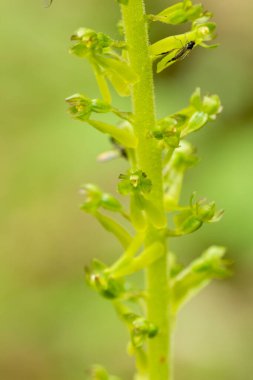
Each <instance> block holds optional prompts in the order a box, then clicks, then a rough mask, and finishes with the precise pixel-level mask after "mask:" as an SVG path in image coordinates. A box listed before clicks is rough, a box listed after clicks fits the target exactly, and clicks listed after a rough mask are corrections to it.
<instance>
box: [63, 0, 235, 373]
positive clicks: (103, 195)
mask: <svg viewBox="0 0 253 380" xmlns="http://www.w3.org/2000/svg"><path fill="white" fill-rule="evenodd" d="M116 2H117V3H118V6H120V8H121V14H122V20H121V21H120V24H119V26H120V28H119V30H120V33H119V39H118V40H114V39H112V38H111V37H109V36H108V35H106V34H104V33H102V32H96V31H94V30H92V29H87V28H80V29H78V30H77V31H76V32H75V33H74V34H73V35H72V36H71V41H72V45H71V48H70V52H71V54H73V55H75V56H77V57H78V58H81V59H85V60H88V62H89V63H90V65H91V67H92V69H93V72H94V75H95V77H96V81H97V84H98V88H99V92H100V95H99V96H98V98H97V99H90V98H89V97H88V96H87V95H85V94H79V93H77V94H74V95H72V96H70V97H68V98H67V99H66V102H67V104H68V106H69V113H70V115H71V116H72V117H73V118H75V119H77V120H79V121H81V122H83V123H85V124H87V125H89V126H91V127H93V128H95V129H96V130H98V131H99V132H102V133H103V134H105V135H107V136H109V138H110V139H111V142H112V144H113V150H114V152H116V153H117V155H118V156H119V157H121V158H122V159H126V160H127V161H128V165H129V169H128V170H127V171H126V172H124V173H119V176H118V189H117V191H118V193H119V195H121V196H123V197H127V198H128V200H129V207H125V206H124V205H123V204H122V202H121V201H120V199H119V198H120V197H119V196H117V197H116V196H115V195H112V194H109V193H107V192H106V191H104V190H103V189H101V188H100V187H99V186H97V185H94V184H90V183H89V184H86V185H85V186H83V189H82V190H83V193H84V201H83V204H82V206H81V209H82V210H83V211H85V212H86V213H88V214H90V215H92V216H93V217H95V218H96V219H97V221H98V222H99V223H100V224H101V226H102V227H103V228H105V229H106V230H107V231H108V232H110V233H111V234H112V235H113V236H114V238H115V239H117V240H118V241H119V243H120V246H121V248H119V258H118V259H117V260H116V262H114V263H113V264H112V265H108V264H107V263H106V258H105V262H101V261H98V260H96V259H94V260H93V261H92V263H90V264H89V265H88V266H87V267H86V271H85V277H86V281H87V283H88V285H89V286H90V287H91V288H92V289H93V290H94V291H96V292H97V293H98V294H100V295H101V296H102V297H104V298H105V299H107V300H109V301H110V302H111V303H112V305H113V307H114V308H115V310H116V312H117V313H118V315H119V318H120V319H121V320H122V322H123V324H124V325H125V327H126V329H127V330H128V332H129V344H128V353H129V355H131V356H133V357H134V359H135V364H136V371H135V374H133V377H134V379H135V380H172V378H173V373H172V363H171V362H172V360H171V358H172V348H171V341H172V339H171V338H172V334H173V331H174V328H175V322H176V319H177V315H178V313H179V311H180V310H181V309H182V307H183V306H184V305H185V304H186V303H187V302H188V301H189V300H190V299H191V298H192V297H193V296H195V295H196V294H197V293H199V291H200V290H202V289H203V288H205V287H206V286H207V285H208V284H209V283H210V282H211V280H213V279H215V278H224V277H226V276H228V275H229V274H230V270H229V269H228V262H227V261H226V260H224V258H223V257H224V254H225V248H224V247H221V246H216V245H212V246H211V247H209V248H207V249H206V251H205V252H204V253H202V254H201V255H200V256H199V257H198V258H197V259H195V260H194V261H193V262H192V263H191V264H190V265H189V266H187V267H184V266H182V265H181V264H180V263H179V262H178V259H177V255H176V254H175V253H173V252H171V250H170V248H169V244H168V242H169V240H170V239H174V238H178V237H181V236H184V235H187V234H191V233H193V232H195V231H196V230H198V229H199V228H201V227H202V226H203V225H205V224H208V223H215V222H217V221H219V219H220V218H221V217H222V214H223V211H222V210H217V209H216V205H215V202H210V201H207V200H206V199H199V198H198V197H197V196H196V194H195V193H193V194H191V195H190V194H189V198H190V199H189V203H188V204H182V203H181V200H180V194H181V190H182V185H183V179H184V175H185V173H186V171H188V169H190V168H191V167H192V166H194V165H196V164H197V162H198V157H197V155H196V151H195V148H194V147H193V146H192V144H191V143H189V142H188V141H187V140H186V138H187V136H188V135H189V134H191V133H195V132H197V131H198V130H200V129H201V128H202V127H204V126H205V125H206V124H207V123H209V122H212V121H214V120H215V119H216V117H217V116H218V115H219V113H220V112H221V110H222V106H221V102H220V99H219V97H218V96H217V95H204V96H202V95H201V91H200V89H199V88H197V89H195V90H194V91H193V93H192V95H191V96H190V100H189V104H188V105H185V106H184V107H183V108H182V109H180V110H175V112H174V113H172V114H169V115H167V116H166V117H164V118H159V117H157V115H156V112H155V109H156V107H155V96H154V80H153V70H152V66H153V65H155V67H156V71H157V73H160V72H162V71H163V70H169V67H170V66H171V65H174V64H178V62H179V61H180V60H182V59H183V58H185V57H186V56H187V55H191V53H192V50H194V49H198V48H205V49H206V48H213V47H215V46H217V45H213V44H211V45H210V41H212V40H213V39H214V38H215V37H216V25H215V23H214V22H213V21H211V19H212V14H211V13H210V12H208V11H206V10H204V9H203V6H202V5H201V4H193V3H192V1H191V0H183V1H181V2H179V3H177V4H174V5H171V6H169V7H167V8H166V9H164V10H163V11H161V12H160V13H158V14H149V15H147V14H146V13H145V4H144V3H145V1H143V0H117V1H116ZM154 22H161V23H165V24H170V25H174V26H175V27H176V26H177V25H180V24H183V23H187V24H188V25H189V31H187V32H186V33H183V34H177V35H173V36H168V37H166V38H163V39H161V40H160V41H157V42H155V43H153V44H150V43H149V35H148V30H149V28H148V26H149V24H150V23H154ZM184 64H186V63H184ZM111 88H114V90H116V92H117V93H118V95H119V96H128V97H131V102H132V109H130V110H121V109H118V108H117V107H115V106H114V105H113V102H112V96H111ZM105 113H112V114H114V115H116V117H117V119H118V122H117V123H115V124H114V123H108V122H104V121H101V117H100V118H96V115H97V114H105ZM100 159H101V160H107V159H108V154H102V155H101V156H100ZM124 204H125V202H124ZM120 218H122V223H121V222H119V220H120ZM140 271H144V272H145V279H146V280H145V285H143V287H142V288H136V286H134V285H133V284H132V283H131V275H133V274H134V273H136V272H140ZM91 377H92V379H93V380H117V379H118V377H115V376H111V375H109V374H108V372H107V371H106V370H105V369H104V368H102V367H100V366H95V367H94V368H93V370H92V375H91Z"/></svg>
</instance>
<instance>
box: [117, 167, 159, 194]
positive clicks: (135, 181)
mask: <svg viewBox="0 0 253 380" xmlns="http://www.w3.org/2000/svg"><path fill="white" fill-rule="evenodd" d="M119 179H120V181H119V183H118V191H119V193H120V194H122V195H128V194H134V193H137V194H142V195H143V194H148V193H150V191H151V189H152V182H151V180H150V179H149V178H148V177H147V174H146V173H144V172H143V171H142V170H136V171H128V172H127V173H126V174H120V175H119Z"/></svg>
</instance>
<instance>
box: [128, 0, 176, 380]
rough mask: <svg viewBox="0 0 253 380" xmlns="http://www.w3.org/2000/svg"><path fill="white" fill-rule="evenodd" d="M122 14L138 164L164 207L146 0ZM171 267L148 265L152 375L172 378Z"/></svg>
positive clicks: (150, 237)
mask: <svg viewBox="0 0 253 380" xmlns="http://www.w3.org/2000/svg"><path fill="white" fill-rule="evenodd" d="M122 15H123V22H124V27H125V34H126V42H127V46H128V53H129V61H130V64H131V66H132V68H133V69H134V71H135V72H136V73H137V74H138V76H139V81H138V82H137V83H136V84H135V85H134V87H133V94H132V101H133V112H134V128H135V133H136V135H137V138H138V140H139V144H138V147H137V149H136V155H137V165H138V166H139V168H140V169H141V170H143V171H144V172H145V173H146V174H147V175H148V177H149V178H150V179H151V181H152V192H151V194H150V200H151V201H153V202H154V203H155V204H156V206H157V207H159V208H160V209H161V210H164V205H163V181H162V160H161V152H160V150H159V148H158V147H157V144H156V143H155V142H154V140H153V139H151V138H150V137H148V131H150V130H152V129H153V128H154V126H155V99H154V86H153V74H152V63H151V59H150V56H149V42H148V32H147V25H146V16H145V8H144V3H143V0H129V1H128V4H127V5H122ZM161 235H162V234H159V231H158V230H157V229H155V228H154V227H153V226H149V228H148V231H147V235H146V240H145V241H146V246H148V245H150V244H151V243H153V242H154V241H159V242H161V243H162V244H163V246H164V251H165V252H166V243H165V240H164V239H163V238H162V237H161ZM168 281H169V278H168V267H167V255H166V254H165V255H164V256H163V257H162V258H161V259H159V260H158V261H156V262H155V263H154V264H153V265H151V266H150V267H149V268H148V269H147V291H148V299H147V316H148V319H149V320H150V321H152V322H153V323H155V324H156V325H157V326H158V328H159V333H158V335H157V336H156V337H155V338H153V339H150V340H149V342H148V379H149V380H170V379H171V378H170V365H169V356H170V355H169V341H170V328H169V309H168V299H169V291H168Z"/></svg>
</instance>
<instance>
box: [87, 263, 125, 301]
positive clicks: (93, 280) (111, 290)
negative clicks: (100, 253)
mask: <svg viewBox="0 0 253 380" xmlns="http://www.w3.org/2000/svg"><path fill="white" fill-rule="evenodd" d="M106 268H107V267H106V265H105V264H103V263H102V262H101V261H99V260H97V259H94V260H93V261H92V264H91V266H90V267H86V268H85V278H86V282H87V283H88V285H89V286H90V287H91V288H93V289H94V290H96V291H97V292H98V293H99V294H101V295H102V296H103V297H105V298H108V299H115V298H118V297H120V295H121V294H122V293H124V290H125V288H124V282H123V280H121V279H117V280H116V279H114V278H112V277H111V276H110V275H108V274H107V273H106Z"/></svg>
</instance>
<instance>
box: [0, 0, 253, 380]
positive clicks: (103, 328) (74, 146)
mask: <svg viewBox="0 0 253 380" xmlns="http://www.w3.org/2000/svg"><path fill="white" fill-rule="evenodd" d="M146 3H147V8H148V10H149V11H150V12H156V11H159V10H162V9H163V8H164V7H165V6H166V5H167V4H169V2H168V1H167V0H166V1H165V0H159V1H158V0H156V1H154V0H147V1H146ZM171 3H172V2H171ZM203 3H204V5H205V6H206V8H207V9H209V10H212V11H213V12H214V14H215V20H216V21H217V23H218V34H219V36H218V42H219V43H220V44H221V46H220V48H219V49H215V50H204V49H201V48H197V49H194V51H193V53H192V54H191V56H190V58H187V59H186V60H184V61H182V62H180V63H178V64H177V65H174V66H173V67H171V68H170V69H169V70H167V71H165V72H164V73H162V74H161V75H160V76H158V77H156V95H157V101H158V103H159V105H158V113H159V115H160V116H164V115H166V114H167V113H170V112H174V111H176V110H177V109H180V108H182V107H184V106H185V105H187V103H188V98H189V96H190V94H191V93H192V92H193V90H194V89H195V87H197V86H200V87H201V88H202V90H203V92H210V93H218V94H219V95H220V97H221V99H222V103H223V105H224V112H223V114H222V115H221V116H220V117H219V118H218V120H217V121H216V122H214V123H212V124H209V125H208V126H207V127H205V128H204V129H203V130H201V131H200V132H199V133H198V134H196V135H194V136H192V138H191V141H192V142H193V143H194V144H196V146H197V147H198V152H199V155H200V157H201V162H200V164H199V166H198V167H196V168H194V169H192V170H191V171H190V172H189V173H188V175H187V178H186V187H185V194H184V196H185V197H186V198H189V195H190V194H191V193H192V191H193V190H197V191H198V194H199V195H200V196H204V195H206V196H207V197H208V199H210V200H212V199H214V200H216V201H217V204H218V206H220V207H223V208H224V209H225V210H226V214H225V217H224V219H223V220H222V221H221V222H220V223H219V224H217V225H210V226H205V227H204V228H203V229H202V230H200V231H198V232H197V233H195V234H194V235H193V236H188V237H184V238H182V239H180V240H178V241H177V240H175V241H173V243H172V244H173V249H174V250H175V251H176V252H178V254H179V256H180V258H181V260H182V261H184V262H185V263H187V262H188V261H189V260H190V259H191V258H193V257H196V256H198V255H199V254H200V252H202V251H203V250H204V249H205V248H207V247H208V246H209V245H211V244H220V245H225V246H227V247H228V255H229V258H230V259H231V260H233V262H234V271H235V275H234V276H233V277H232V278H231V279H229V280H228V281H224V282H216V283H214V284H213V285H212V286H210V287H209V288H208V289H206V290H205V291H204V292H203V293H202V294H201V295H199V296H198V297H197V298H196V299H195V300H194V301H192V302H191V303H190V304H189V305H187V306H186V307H185V309H184V310H183V312H182V314H181V315H180V319H179V323H178V326H177V331H176V334H175V342H176V343H175V373H176V379H177V380H210V379H215V380H239V379H240V380H242V379H243V380H244V379H245V380H248V379H251V378H252V371H253V361H252V355H253V324H252V319H253V242H252V235H253V231H252V218H253V202H252V196H253V194H252V193H253V190H252V188H253V175H252V164H253V145H252V144H253V143H252V141H253V128H252V127H253V125H252V124H253V107H252V106H253V104H252V103H253V102H252V97H253V96H252V93H253V83H252V80H253V79H252V78H253V77H252V66H253V49H252V44H253V33H252V32H253V24H252V14H253V3H252V1H251V0H245V1H243V2H241V3H240V4H238V2H237V1H235V0H231V1H229V2H225V1H219V2H213V1H211V0H205V1H203ZM0 10H1V12H0V18H1V23H0V36H1V37H0V39H1V60H0V67H1V71H0V72H1V78H0V83H1V103H0V107H1V112H0V119H1V123H0V128H1V141H0V149H1V160H0V172H1V186H0V195H1V213H0V226H1V228H0V255H1V266H0V296H1V308H0V341H1V344H0V379H1V380H81V379H86V378H87V372H86V371H87V369H88V368H89V367H90V365H91V364H93V363H101V364H103V365H104V366H106V367H107V368H108V369H109V370H110V371H111V372H112V373H115V374H118V375H119V376H121V377H122V378H123V379H125V380H128V379H129V380H130V379H131V378H132V377H131V376H132V369H133V364H132V360H131V359H129V358H128V357H127V356H126V354H125V345H126V342H127V334H126V332H125V330H124V327H123V326H122V325H121V322H119V321H118V319H117V317H116V316H115V314H114V311H113V310H112V308H111V305H110V303H109V302H106V300H103V299H100V298H99V297H98V296H97V295H96V294H93V292H92V291H91V290H89V289H88V288H87V287H86V285H85V284H84V278H83V277H84V276H83V267H84V265H85V264H87V263H88V262H89V261H90V259H91V258H92V257H94V256H96V257H98V258H100V259H102V260H104V261H107V262H111V260H113V258H115V257H117V255H118V253H119V252H120V247H119V246H118V244H117V243H116V242H114V241H113V240H112V239H111V238H110V236H109V235H107V234H106V233H105V232H104V231H103V230H102V229H101V228H100V226H99V225H98V224H97V223H96V221H94V220H92V219H91V218H90V217H89V216H87V215H85V214H82V213H81V212H80V210H79V208H78V205H79V204H80V202H81V196H80V194H79V193H78V189H79V188H80V185H82V184H83V183H86V182H95V183H98V184H99V185H100V186H101V187H102V188H104V189H107V190H109V191H113V189H114V187H115V183H116V181H117V176H118V173H120V172H122V171H124V169H125V167H126V164H125V163H124V162H122V161H120V160H119V161H115V162H111V163H108V164H106V165H103V164H102V165H101V164H99V163H97V162H96V156H97V154H98V153H100V152H101V151H103V150H106V149H108V148H109V142H108V141H107V139H106V138H105V137H104V136H102V135H100V134H99V133H97V132H96V131H95V130H92V129H91V128H89V127H88V126H87V125H85V124H82V123H78V122H77V121H73V120H71V119H70V118H69V116H68V115H67V113H66V105H65V104H64V98H65V97H67V96H69V95H71V94H73V93H75V92H83V93H86V94H87V95H89V96H91V97H97V96H98V89H97V87H96V83H95V81H94V79H93V76H92V72H91V69H90V67H89V65H88V64H87V63H86V62H85V61H82V60H79V59H77V58H75V57H73V56H70V55H69V54H68V47H69V36H70V35H71V33H72V32H73V31H75V30H76V29H77V28H78V27H79V26H87V27H90V28H94V29H96V30H99V31H103V32H105V33H108V34H111V35H112V36H114V37H116V36H117V30H116V26H115V24H116V22H117V20H118V19H119V10H118V6H117V5H116V3H115V2H114V1H113V0H72V1H69V0H55V1H54V3H53V6H52V7H51V8H49V9H46V8H44V3H43V0H37V1H34V0H1V6H0ZM183 30H186V27H185V26H184V27H182V28H170V27H168V26H161V25H160V26H159V25H154V26H152V28H151V30H150V32H151V39H152V41H155V40H157V39H158V38H160V37H163V36H166V35H168V34H169V33H178V32H180V31H183ZM117 102H118V104H121V105H122V107H126V108H127V107H128V101H126V100H117Z"/></svg>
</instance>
